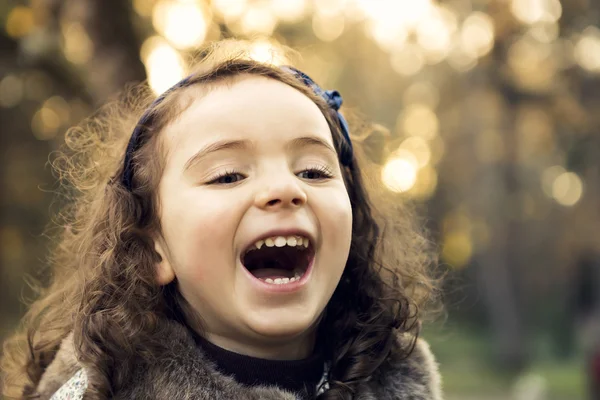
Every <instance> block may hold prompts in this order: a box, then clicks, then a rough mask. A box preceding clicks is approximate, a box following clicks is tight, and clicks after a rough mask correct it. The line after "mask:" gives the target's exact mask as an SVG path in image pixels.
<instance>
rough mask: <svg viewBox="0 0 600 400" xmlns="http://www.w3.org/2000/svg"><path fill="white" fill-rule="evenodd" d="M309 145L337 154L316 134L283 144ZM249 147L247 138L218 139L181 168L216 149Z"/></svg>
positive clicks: (293, 147)
mask: <svg viewBox="0 0 600 400" xmlns="http://www.w3.org/2000/svg"><path fill="white" fill-rule="evenodd" d="M310 146H318V147H321V148H323V149H326V150H327V151H330V152H332V153H333V154H335V155H337V152H336V151H335V149H334V148H333V146H331V145H330V144H329V143H327V142H326V141H325V140H323V139H321V138H319V137H316V136H302V137H299V138H296V139H293V140H291V141H290V142H288V143H287V144H286V145H285V148H286V150H288V151H289V150H295V149H298V148H302V147H310ZM251 147H253V144H252V143H251V142H250V141H249V140H220V141H218V142H214V143H211V144H209V145H208V146H206V147H204V148H203V149H201V150H199V151H198V152H197V153H196V154H194V155H193V156H192V157H190V159H189V160H187V162H186V163H185V166H184V168H183V170H184V171H187V170H188V169H190V168H192V167H193V166H194V165H196V164H198V163H199V162H200V161H201V160H202V159H203V158H205V157H206V156H208V155H209V154H212V153H215V152H217V151H222V150H248V149H249V148H251Z"/></svg>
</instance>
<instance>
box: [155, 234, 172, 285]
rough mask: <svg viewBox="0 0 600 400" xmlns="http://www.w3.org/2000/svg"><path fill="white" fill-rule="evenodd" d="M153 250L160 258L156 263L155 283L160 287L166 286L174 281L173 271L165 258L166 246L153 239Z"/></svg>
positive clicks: (167, 258) (161, 241)
mask: <svg viewBox="0 0 600 400" xmlns="http://www.w3.org/2000/svg"><path fill="white" fill-rule="evenodd" d="M154 249H155V250H156V252H157V253H158V255H159V256H160V261H159V262H157V263H156V282H157V283H158V284H159V285H161V286H164V285H168V284H169V283H171V282H172V281H173V279H175V271H174V270H173V267H172V266H171V263H170V261H169V257H167V254H168V252H167V251H166V249H167V246H166V244H165V243H164V241H163V240H162V239H161V238H155V239H154Z"/></svg>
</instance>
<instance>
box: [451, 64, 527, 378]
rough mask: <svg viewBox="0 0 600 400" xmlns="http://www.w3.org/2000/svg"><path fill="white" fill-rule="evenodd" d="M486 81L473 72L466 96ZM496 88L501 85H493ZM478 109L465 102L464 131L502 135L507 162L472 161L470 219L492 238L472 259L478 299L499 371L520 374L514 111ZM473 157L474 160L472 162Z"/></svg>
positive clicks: (523, 356) (521, 335)
mask: <svg viewBox="0 0 600 400" xmlns="http://www.w3.org/2000/svg"><path fill="white" fill-rule="evenodd" d="M490 78H491V79H492V81H494V78H498V77H497V76H495V74H494V73H493V72H490V71H489V70H487V71H486V70H482V71H479V72H477V73H473V74H472V76H471V77H470V79H466V80H465V82H466V84H467V85H468V86H469V87H468V88H467V89H466V90H465V93H478V92H480V93H482V95H483V93H486V88H488V86H489V80H490ZM495 84H496V85H498V84H499V82H495ZM479 106H480V99H479V98H478V97H471V99H470V101H466V102H464V105H463V107H465V109H464V111H463V115H470V116H471V118H469V120H468V121H467V122H466V123H467V125H466V126H465V130H466V131H467V134H468V135H469V137H473V138H475V137H476V136H477V135H481V134H482V133H483V132H484V131H485V130H486V129H488V130H489V129H493V130H495V131H496V132H501V133H502V135H503V141H504V143H503V147H504V150H505V157H506V158H504V159H502V161H500V162H496V163H481V164H477V163H476V162H475V161H473V162H472V164H473V168H478V169H479V171H478V172H477V173H475V174H474V176H475V177H476V178H475V179H476V181H475V182H473V183H472V184H471V185H469V187H468V195H467V196H466V198H467V203H468V204H469V209H470V210H472V212H473V213H474V215H475V216H476V217H477V218H478V219H480V220H483V221H485V222H486V223H487V226H488V229H489V232H490V239H489V247H488V248H487V250H485V251H483V252H480V253H479V254H477V255H475V260H474V261H475V262H474V264H475V265H476V267H477V283H478V285H479V292H480V293H479V294H480V296H481V297H482V300H483V304H484V306H485V309H486V310H487V314H488V317H489V327H490V330H491V332H492V338H491V339H492V343H493V349H494V354H495V356H496V360H497V362H498V363H499V364H500V367H502V368H505V369H507V370H510V371H518V370H519V369H520V368H521V367H523V365H524V363H525V362H526V358H527V355H526V353H525V347H524V346H525V337H524V330H523V313H522V307H520V304H519V298H518V294H517V290H516V285H515V283H516V280H515V268H518V266H519V265H522V264H523V263H524V260H523V257H522V254H520V253H518V249H519V247H520V245H519V241H520V240H521V238H520V232H519V229H518V227H517V225H516V222H515V221H514V218H511V216H510V212H509V210H510V209H511V206H512V205H511V194H513V193H516V192H517V191H518V190H517V189H518V188H517V186H518V179H517V176H516V173H517V172H516V168H515V167H514V166H513V164H512V162H513V161H514V160H513V159H512V154H514V153H515V148H516V139H515V137H514V136H515V134H516V133H515V130H514V126H513V121H510V120H507V119H514V114H513V112H514V110H509V112H508V113H506V112H504V113H502V114H503V115H502V117H500V119H499V120H496V119H495V118H489V117H486V115H485V113H483V112H482V113H477V112H472V111H473V110H475V109H477V108H478V107H479ZM476 159H477V157H472V160H476Z"/></svg>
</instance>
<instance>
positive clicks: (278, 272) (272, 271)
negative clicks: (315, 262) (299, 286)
mask: <svg viewBox="0 0 600 400" xmlns="http://www.w3.org/2000/svg"><path fill="white" fill-rule="evenodd" d="M252 275H254V276H255V277H257V278H259V279H267V278H271V279H277V278H291V277H293V276H294V272H293V271H290V270H287V269H283V268H258V269H255V270H254V271H252Z"/></svg>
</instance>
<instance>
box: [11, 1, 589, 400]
mask: <svg viewBox="0 0 600 400" xmlns="http://www.w3.org/2000/svg"><path fill="white" fill-rule="evenodd" d="M599 22H600V1H597V0H568V1H567V0H563V1H559V0H450V1H435V0H212V1H209V0H134V1H129V0H127V1H126V0H63V1H60V0H31V1H25V0H23V1H12V2H11V1H8V2H7V1H6V0H4V1H2V2H0V24H1V26H2V29H0V154H1V159H0V193H1V195H0V204H1V209H0V340H1V339H2V338H3V337H6V335H8V334H9V333H10V332H11V331H12V330H13V329H14V328H15V326H16V324H17V323H18V320H19V318H20V316H21V315H22V313H23V312H24V310H25V307H24V306H23V305H22V300H23V299H28V298H30V297H31V292H30V291H29V289H28V288H27V285H26V281H27V276H28V275H32V276H37V272H38V271H39V270H40V268H41V266H42V265H43V263H44V258H45V256H46V254H47V246H48V241H47V238H46V237H45V236H44V235H43V232H44V227H45V226H46V225H47V224H48V222H49V218H50V215H51V211H52V210H53V208H54V200H55V199H54V196H53V193H52V191H53V190H54V189H56V182H55V180H54V178H53V176H52V173H51V171H50V169H49V167H48V165H47V161H48V156H49V154H50V153H51V152H52V151H54V150H56V149H58V147H59V146H60V145H61V143H62V142H63V137H64V132H65V130H66V129H67V128H68V127H69V126H72V125H74V124H76V123H78V122H79V121H80V120H81V119H82V118H84V117H85V116H86V115H88V114H89V113H90V112H91V111H92V110H94V109H95V108H96V107H97V106H99V105H101V104H102V103H104V102H106V101H107V100H110V99H111V98H114V96H115V95H116V94H117V93H118V91H119V90H121V89H122V88H123V86H124V85H125V84H127V83H129V82H140V81H143V80H145V79H148V82H149V84H150V86H151V88H152V89H153V90H154V91H155V92H156V93H157V94H158V93H160V92H162V91H164V90H165V89H166V88H168V87H169V86H170V85H172V84H173V83H175V82H176V81H178V80H179V79H180V78H182V77H183V76H184V75H185V74H186V64H185V59H186V56H187V55H189V54H190V52H193V50H194V49H195V48H197V47H198V46H200V45H202V44H205V43H207V42H210V41H214V40H217V39H219V38H227V37H238V38H258V41H257V42H256V44H255V46H254V53H253V57H255V58H257V59H259V60H271V59H272V58H273V52H272V49H273V48H275V47H276V46H277V45H278V44H285V45H287V46H291V47H293V48H295V49H297V50H298V51H299V53H300V55H301V56H302V68H304V69H305V70H306V72H308V73H309V74H310V75H312V76H313V78H315V80H317V81H318V82H320V83H321V84H322V85H323V86H325V87H327V88H333V87H334V88H337V89H339V90H340V92H341V93H342V94H343V95H344V98H345V108H346V109H353V110H360V112H361V113H362V114H364V115H365V116H367V117H368V119H369V120H371V121H373V122H377V123H379V124H380V125H381V127H382V128H381V129H375V130H374V131H372V132H370V134H369V136H368V137H364V138H363V140H364V141H365V142H366V143H368V144H369V149H370V150H369V153H368V154H369V157H370V158H371V160H372V161H374V162H376V163H377V164H378V165H380V166H381V174H380V177H379V178H380V184H381V185H384V186H385V187H386V188H387V189H388V190H390V191H393V192H396V193H398V196H399V197H404V198H408V199H410V200H412V201H415V202H416V203H417V204H418V206H419V207H420V209H421V211H422V212H423V215H425V217H426V221H427V224H428V228H429V229H430V230H431V233H432V235H433V238H434V240H435V241H436V243H437V244H438V245H439V248H440V251H441V260H442V263H443V267H444V268H446V269H447V270H448V275H447V279H446V283H445V287H444V293H445V295H444V302H445V304H446V308H447V318H444V319H441V320H438V321H437V322H436V323H432V324H429V325H426V326H425V329H424V336H425V337H426V338H427V339H428V340H429V341H430V342H431V344H432V347H433V349H434V352H435V353H436V355H437V357H438V359H439V362H440V364H441V370H442V374H443V376H444V381H445V391H446V393H447V397H448V399H451V400H452V399H482V400H492V399H494V400H495V399H514V400H521V399H523V400H525V399H527V400H530V399H531V400H566V399H586V398H587V399H600V394H599V391H600V389H599V388H598V386H599V383H598V381H599V380H600V255H599V254H600V234H599V233H598V229H599V228H600V203H599V201H600V163H598V161H597V158H596V157H600V135H598V132H597V131H598V128H599V127H600V95H598V93H600V29H599V28H598V23H599ZM280 61H284V60H280ZM383 127H385V128H387V129H384V128H383ZM594 382H595V383H594Z"/></svg>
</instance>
